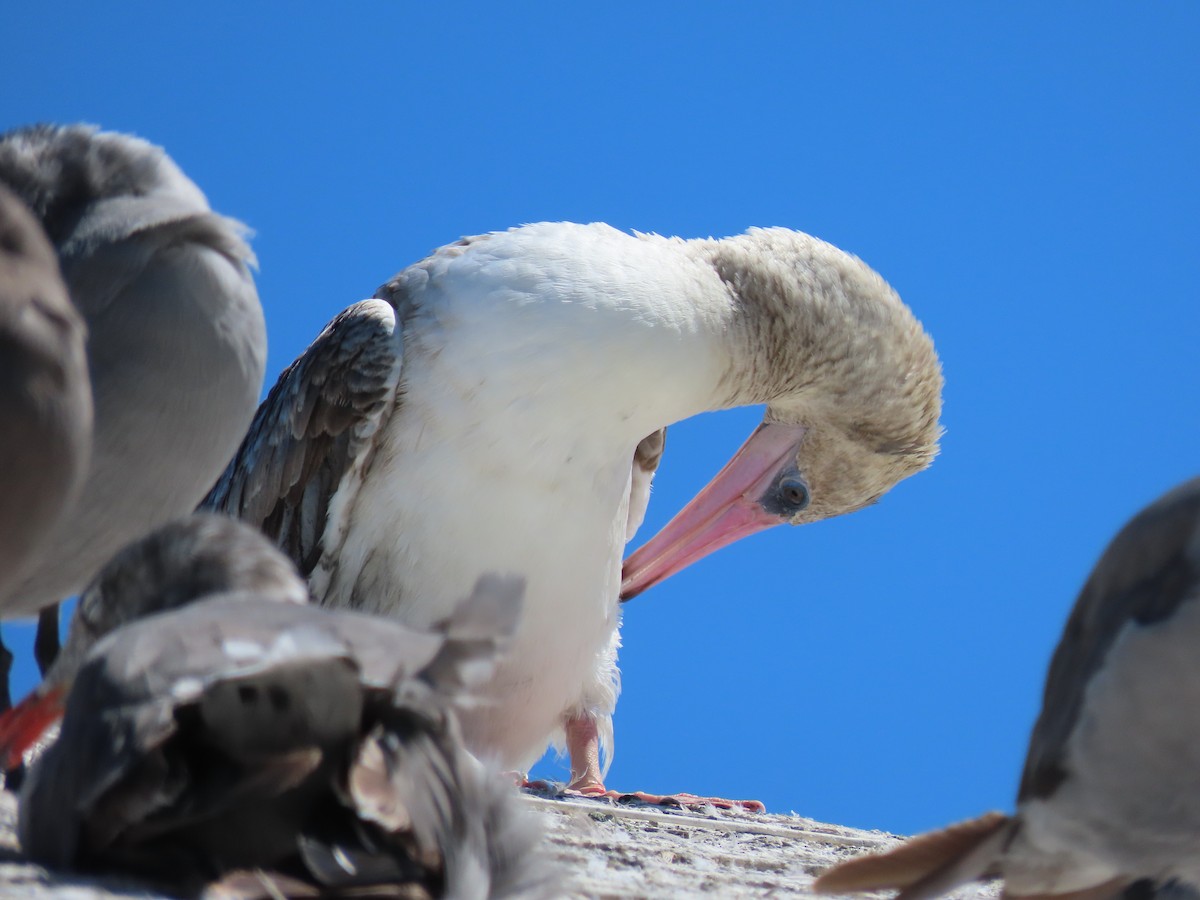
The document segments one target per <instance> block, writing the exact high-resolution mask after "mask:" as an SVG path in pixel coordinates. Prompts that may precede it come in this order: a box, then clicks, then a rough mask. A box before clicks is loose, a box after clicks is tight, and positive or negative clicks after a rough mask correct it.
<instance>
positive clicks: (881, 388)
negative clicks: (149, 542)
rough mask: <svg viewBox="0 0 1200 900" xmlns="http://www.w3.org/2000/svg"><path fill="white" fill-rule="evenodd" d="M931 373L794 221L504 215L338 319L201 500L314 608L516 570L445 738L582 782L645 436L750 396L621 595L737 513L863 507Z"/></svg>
mask: <svg viewBox="0 0 1200 900" xmlns="http://www.w3.org/2000/svg"><path fill="white" fill-rule="evenodd" d="M941 385H942V377H941V372H940V368H939V365H938V361H937V357H936V355H935V353H934V350H933V345H932V343H931V341H930V340H929V338H928V336H927V335H926V334H925V333H924V331H923V330H922V329H921V326H920V324H919V323H918V322H917V320H916V319H915V318H914V317H913V315H912V313H911V312H910V311H909V310H908V308H907V307H906V306H905V305H904V304H903V303H902V302H901V301H900V299H899V298H898V297H897V296H896V294H895V293H894V292H893V291H892V290H891V288H889V287H888V285H887V284H886V283H885V282H884V281H883V279H881V278H880V277H879V276H878V275H877V274H876V273H875V272H873V271H872V270H871V269H869V268H868V267H867V266H865V265H864V264H863V263H862V262H860V261H859V260H858V259H856V258H854V257H852V256H850V255H848V254H846V253H843V252H842V251H840V250H838V249H837V248H835V247H832V246H830V245H829V244H826V243H824V242H822V241H820V240H817V239H815V238H812V237H809V236H808V235H805V234H801V233H799V232H795V231H789V230H786V229H781V228H770V229H752V230H751V231H749V232H747V233H746V234H743V235H739V236H737V237H731V238H726V239H723V240H712V239H709V240H681V239H678V238H664V237H659V236H657V235H646V234H632V235H631V234H626V233H623V232H620V231H618V230H616V229H614V228H611V227H609V226H607V225H603V224H592V225H575V224H568V223H561V224H554V223H543V224H537V225H528V226H525V227H521V228H515V229H512V230H510V231H506V232H498V233H493V234H487V235H483V236H479V237H471V238H466V239H463V240H461V241H458V242H457V243H454V244H451V245H449V246H446V247H443V248H441V249H440V250H438V251H436V252H435V253H434V254H433V255H432V256H430V257H428V258H427V259H425V260H423V261H421V262H419V263H416V264H415V265H412V266H410V267H408V268H406V269H404V270H403V271H401V272H400V273H399V274H398V275H397V276H396V277H395V278H393V279H391V280H390V281H388V282H387V283H386V284H385V285H384V286H383V287H382V288H381V289H380V290H379V291H378V292H377V294H376V298H375V299H372V300H366V301H363V302H361V303H358V304H355V305H354V306H351V307H349V308H348V309H346V310H345V311H344V312H342V313H341V314H340V315H338V316H337V317H336V318H335V319H334V320H333V321H332V322H331V323H330V324H329V326H328V327H326V329H325V330H324V331H323V332H322V333H321V335H320V336H318V338H317V339H316V340H315V341H314V342H313V344H312V345H311V346H310V347H309V348H308V349H307V350H306V351H305V352H304V354H303V355H302V356H300V357H299V358H298V359H297V360H296V361H295V362H294V363H293V364H292V365H291V366H290V367H289V368H288V369H287V370H286V371H285V372H284V373H283V375H281V376H280V379H279V381H278V383H277V384H276V385H275V387H274V389H273V390H272V391H271V393H270V395H269V397H268V398H267V400H266V401H265V402H264V403H263V405H262V407H261V408H260V409H259V412H258V415H257V417H256V418H255V421H254V424H253V425H252V427H251V430H250V433H249V435H248V436H247V438H246V440H245V442H244V443H243V445H242V448H241V449H240V450H239V451H238V455H237V456H236V458H235V459H234V461H233V463H232V464H231V466H230V467H229V469H228V470H227V471H226V473H225V475H224V476H223V477H222V478H221V480H220V481H219V482H218V483H217V485H216V487H215V488H214V490H213V491H212V493H211V494H210V496H209V498H208V499H207V500H206V501H205V506H206V507H207V508H210V509H213V510H218V511H223V512H227V513H229V514H231V515H235V516H238V517H241V518H243V519H245V520H247V521H250V522H252V523H254V524H256V525H259V526H261V527H262V528H263V529H264V530H265V531H266V533H267V534H268V535H270V536H271V537H273V538H274V539H275V540H276V541H277V542H278V543H279V545H280V546H281V547H283V549H284V550H285V552H286V553H287V554H288V556H289V557H290V558H291V559H293V560H294V561H295V562H296V563H297V565H298V566H299V567H300V570H301V572H302V573H303V574H305V575H307V576H308V577H309V580H310V589H311V591H312V593H313V596H314V597H315V598H316V599H317V601H318V602H319V603H322V604H324V605H326V606H330V607H333V608H342V609H361V610H367V611H371V612H377V613H383V614H385V615H390V616H395V617H397V618H399V619H400V620H402V621H404V622H406V623H408V624H410V625H413V626H415V627H425V626H428V625H429V624H431V623H433V622H435V621H437V620H438V619H440V618H441V617H444V616H445V615H446V614H447V612H448V610H449V609H450V608H451V605H452V604H453V603H454V602H455V599H456V598H457V597H459V596H462V595H463V593H465V592H466V591H468V590H469V589H470V586H471V584H472V583H473V581H474V579H475V578H476V577H478V575H479V574H480V573H481V572H485V571H493V570H494V571H510V572H515V573H518V574H520V575H522V576H523V577H524V578H525V579H526V606H525V610H526V614H525V616H524V617H523V619H522V621H521V624H520V627H519V629H518V631H517V634H516V636H515V638H514V641H513V646H512V649H511V652H510V653H509V655H508V656H507V657H506V658H505V659H504V660H503V661H502V662H501V663H500V665H499V667H498V669H497V672H496V677H495V679H494V681H493V683H492V684H491V685H490V686H489V688H488V698H489V700H490V702H489V703H486V704H483V705H481V706H480V707H479V708H477V709H474V710H471V711H469V712H468V713H467V714H466V715H464V717H463V726H464V733H465V735H466V738H467V742H468V746H470V747H471V748H472V749H473V750H475V751H476V752H477V753H479V754H480V755H482V756H484V757H487V758H491V759H493V760H495V761H497V762H498V763H499V764H500V765H502V766H504V767H507V768H513V769H524V768H525V767H527V766H529V765H530V764H531V763H532V762H533V761H535V760H536V759H537V758H538V757H539V756H540V755H541V753H542V752H543V751H544V750H545V747H546V745H547V743H548V742H550V741H552V740H554V739H555V738H556V737H557V738H558V739H563V738H565V742H566V745H567V748H568V750H569V752H570V756H571V772H572V782H571V786H572V788H574V789H577V790H581V791H583V792H586V793H598V792H603V791H604V786H603V770H602V767H601V765H600V749H601V745H602V744H609V745H611V740H612V725H611V717H612V712H613V709H614V707H615V704H616V698H617V694H618V690H619V688H618V671H617V664H616V655H617V647H618V644H619V635H618V625H619V622H620V612H619V609H620V607H619V596H620V594H621V593H622V573H621V557H622V553H623V547H624V544H625V542H626V538H627V536H628V535H629V534H630V533H631V531H632V530H633V529H635V528H636V527H637V525H638V524H639V523H640V521H641V517H642V514H643V513H644V507H645V502H646V496H647V488H648V483H649V479H650V477H651V476H652V474H653V470H654V467H655V466H656V465H657V460H658V456H659V454H661V451H662V436H661V434H658V432H659V431H660V430H661V429H662V428H664V427H665V426H667V425H669V424H671V423H672V422H676V421H679V420H680V419H684V418H687V417H689V416H692V415H694V414H696V413H699V412H703V411H705V410H714V409H721V408H727V407H733V406H739V405H746V404H754V403H766V404H767V413H766V418H765V420H764V422H763V424H762V425H761V426H760V427H759V428H758V430H757V431H755V433H754V434H753V435H752V436H751V437H750V439H749V440H748V441H747V443H746V445H745V446H744V447H743V448H742V450H741V451H739V453H738V455H737V457H736V458H735V460H734V461H733V462H731V463H730V465H729V466H728V467H726V469H725V471H724V472H723V473H722V474H721V475H720V476H718V478H717V480H716V481H715V482H714V483H713V484H712V485H710V486H709V488H707V489H706V492H705V494H704V495H703V498H702V500H701V501H698V502H699V504H700V506H699V512H698V513H697V514H696V515H694V516H693V515H690V514H689V516H688V517H687V522H686V523H685V527H683V528H678V529H675V530H673V531H669V533H668V535H667V537H665V538H660V539H658V540H656V541H653V542H651V544H650V545H649V548H648V549H646V550H643V551H641V552H639V553H638V554H635V555H634V557H633V558H632V559H631V561H630V563H631V565H630V566H627V568H626V574H625V588H624V591H625V593H626V595H628V594H630V593H632V592H634V591H636V590H639V589H641V588H644V587H646V586H648V585H649V584H651V583H653V582H654V581H656V580H658V579H660V578H662V577H665V575H667V574H669V573H670V572H671V571H674V570H675V569H676V568H678V567H679V565H682V564H686V563H687V562H689V561H691V560H694V559H696V558H698V557H699V556H700V555H702V553H703V552H707V551H708V550H711V549H715V548H716V547H718V546H720V545H722V544H724V543H727V542H728V541H729V540H732V539H735V538H736V537H737V536H739V535H742V534H746V533H749V532H750V531H752V530H756V529H758V528H762V527H765V526H767V525H770V524H777V523H783V522H787V523H793V524H801V523H807V522H813V521H817V520H819V519H823V518H826V517H828V516H833V515H838V514H840V513H846V512H850V511H853V510H856V509H859V508H861V507H863V506H866V505H868V504H870V503H873V502H875V501H876V500H878V499H879V498H880V497H881V496H882V495H883V494H884V493H886V492H887V491H888V489H889V488H891V487H892V486H893V485H894V484H895V483H896V482H898V481H900V480H901V479H902V478H905V477H907V476H909V475H912V474H913V473H915V472H918V471H920V470H921V469H923V468H925V467H926V466H927V465H929V463H930V461H931V460H932V459H933V457H934V454H935V452H936V443H937V438H938V434H939V427H938V416H939V412H940V405H941V399H940V395H941ZM639 445H640V446H641V449H640V450H639ZM692 509H693V511H695V510H696V506H695V505H693V507H692ZM706 523H707V524H706ZM664 541H665V545H664ZM643 561H646V563H645V565H643ZM610 755H611V751H610Z"/></svg>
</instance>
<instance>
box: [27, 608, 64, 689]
mask: <svg viewBox="0 0 1200 900" xmlns="http://www.w3.org/2000/svg"><path fill="white" fill-rule="evenodd" d="M58 649H59V648H58V604H57V603H52V604H51V605H50V606H47V607H45V608H44V609H43V610H42V611H41V612H39V613H38V623H37V636H36V637H35V638H34V639H33V658H34V659H36V660H37V664H38V671H40V672H41V673H42V677H43V678H45V677H46V673H47V672H48V671H49V670H50V667H51V666H52V665H54V661H55V660H56V659H58Z"/></svg>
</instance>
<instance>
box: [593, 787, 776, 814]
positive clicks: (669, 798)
mask: <svg viewBox="0 0 1200 900" xmlns="http://www.w3.org/2000/svg"><path fill="white" fill-rule="evenodd" d="M605 796H608V797H611V798H612V799H614V800H616V801H617V802H618V803H630V802H634V801H636V802H639V803H650V804H653V805H654V806H678V807H680V808H681V809H693V810H696V809H703V808H704V807H706V806H714V807H716V808H717V809H740V810H744V811H745V812H755V813H760V812H766V811H767V808H766V807H765V806H764V805H763V804H762V803H761V802H760V801H758V800H730V799H727V798H725V797H701V796H699V795H697V794H688V793H678V794H648V793H646V792H645V791H633V792H631V793H624V794H623V793H620V792H618V791H606V792H605Z"/></svg>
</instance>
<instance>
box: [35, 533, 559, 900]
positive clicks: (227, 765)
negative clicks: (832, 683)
mask: <svg viewBox="0 0 1200 900" xmlns="http://www.w3.org/2000/svg"><path fill="white" fill-rule="evenodd" d="M521 590H522V588H521V583H520V580H519V579H515V578H501V577H497V576H485V577H484V578H481V579H480V581H479V583H478V584H477V585H476V586H475V589H474V590H473V591H472V593H471V596H470V597H469V598H468V599H467V600H465V601H461V602H460V603H458V604H456V605H455V607H454V609H453V610H452V611H451V614H450V616H448V617H447V619H446V620H445V621H444V622H442V623H440V624H439V625H438V626H437V627H436V628H434V629H432V630H429V631H416V630H413V629H410V628H407V627H405V626H403V625H401V624H400V623H398V622H395V621H391V620H381V619H379V618H377V617H374V616H369V615H364V614H361V613H354V612H334V611H330V610H323V609H320V608H317V607H313V606H309V605H307V603H306V602H305V599H306V596H307V591H306V588H305V585H304V583H303V582H302V581H301V580H300V578H299V577H298V576H297V574H296V572H295V570H294V569H293V568H292V566H291V565H290V563H289V562H288V561H287V560H286V559H285V558H284V557H283V556H282V554H280V552H279V551H278V550H277V549H275V548H274V547H273V546H272V545H271V544H270V543H268V542H267V541H266V540H265V539H264V538H263V537H262V536H261V535H260V534H258V533H257V532H255V531H254V530H253V529H251V528H249V527H248V526H246V525H243V524H240V523H237V522H234V521H232V520H230V519H228V518H225V517H217V516H195V517H192V518H191V519H187V520H183V521H181V522H178V523H172V524H171V525H168V526H166V527H165V528H163V529H161V530H159V531H157V532H155V533H154V534H152V535H151V536H150V537H148V538H146V539H145V540H143V541H141V542H139V543H138V544H135V545H133V546H131V547H130V548H128V549H126V550H125V551H124V552H123V553H122V554H120V555H119V556H118V557H117V558H116V559H114V560H113V561H112V562H111V563H110V564H109V565H108V566H106V567H105V569H104V570H103V572H102V573H101V575H100V576H99V578H98V580H97V582H96V583H95V584H94V585H93V587H92V588H90V589H89V592H88V594H87V595H86V596H85V598H84V600H83V601H82V602H83V603H84V604H86V605H85V606H83V607H82V608H81V617H82V620H83V621H82V622H81V621H80V620H77V621H76V625H77V626H78V625H80V624H86V625H87V626H88V627H87V628H86V629H84V630H83V631H81V632H73V634H72V637H73V638H76V639H77V641H76V643H75V644H70V643H69V644H68V647H66V648H64V653H63V654H62V656H61V657H60V660H59V663H60V664H62V665H63V666H68V667H69V668H70V669H72V670H73V672H72V673H71V674H72V675H73V676H74V677H73V678H70V679H66V680H71V681H73V687H72V688H71V693H70V695H69V697H68V700H67V705H66V714H65V716H64V717H63V724H62V731H61V733H60V735H59V737H58V740H57V741H55V742H54V743H53V744H52V745H51V747H50V748H49V749H48V750H47V751H46V753H45V754H44V755H43V756H42V757H41V758H40V759H39V760H38V761H37V762H35V763H34V765H33V767H32V770H31V772H30V775H29V778H28V780H27V782H26V784H25V786H24V788H23V790H22V793H21V801H20V808H19V819H18V831H19V835H20V839H21V845H22V848H23V849H24V851H25V852H26V853H27V854H28V855H29V856H30V857H31V858H32V859H33V860H35V861H37V862H41V863H43V864H45V865H47V866H50V867H52V868H56V869H72V870H77V871H87V872H121V873H132V874H136V875H140V876H142V877H146V878H149V879H152V880H153V881H156V882H158V883H159V884H161V885H162V886H164V887H167V888H169V889H170V890H171V891H172V892H176V891H182V892H184V893H187V894H189V895H190V894H192V893H193V892H197V891H199V890H200V889H201V888H205V887H206V888H207V892H206V893H205V896H221V897H227V898H244V900H246V898H258V897H262V898H275V897H280V896H297V897H315V896H321V897H325V896H329V897H335V896H336V897H344V896H351V895H352V896H363V897H369V896H387V897H396V896H406V897H408V896H411V897H418V896H421V897H432V896H447V897H479V898H484V897H508V896H521V897H539V896H546V897H549V896H554V895H555V894H554V876H553V874H552V873H551V872H550V870H549V869H548V868H547V867H546V866H545V865H544V864H543V863H542V862H540V861H539V857H538V855H537V854H536V853H535V852H534V851H535V846H536V843H537V840H538V834H537V830H536V828H535V827H534V826H533V825H532V823H531V822H530V821H528V820H527V819H526V818H525V816H524V815H523V813H522V811H521V810H519V809H518V808H517V806H516V803H517V798H516V795H515V793H514V791H513V790H512V788H511V787H510V786H506V785H505V784H504V783H503V782H502V780H501V779H499V778H498V777H496V776H495V775H488V774H487V773H486V772H485V770H483V769H482V767H480V766H479V764H478V763H477V762H476V760H474V759H473V758H472V757H471V756H470V754H468V753H467V752H466V751H465V750H464V749H463V747H462V741H461V739H460V737H459V734H458V726H457V722H456V718H455V716H456V712H455V710H456V707H458V706H460V705H464V704H468V703H470V702H471V699H470V698H471V692H472V690H473V688H474V686H475V685H476V684H477V683H478V682H479V681H480V680H486V679H487V678H488V677H489V676H490V674H491V671H492V667H493V666H494V665H495V661H496V657H497V654H498V653H499V651H500V650H501V648H502V647H503V645H504V643H505V642H506V640H507V637H508V635H509V634H511V632H512V630H513V628H514V626H515V623H516V620H517V617H518V614H519V608H520V598H521ZM156 610H166V611H163V612H155V611H156ZM109 629H113V630H111V631H109V633H107V634H104V632H106V631H108V630H109ZM87 644H91V645H92V646H90V648H87V649H86V652H85V655H84V656H83V657H82V658H80V657H72V656H71V654H70V652H69V651H70V650H71V649H73V648H75V649H80V650H84V648H85V645H87ZM57 667H58V665H57V664H56V668H57ZM64 678H66V673H65V672H64Z"/></svg>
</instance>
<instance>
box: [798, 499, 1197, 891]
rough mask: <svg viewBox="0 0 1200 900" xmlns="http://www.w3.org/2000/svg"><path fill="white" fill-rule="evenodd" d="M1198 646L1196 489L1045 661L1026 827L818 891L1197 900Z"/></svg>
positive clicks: (910, 852) (1170, 508) (1147, 535)
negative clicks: (966, 889) (999, 888)
mask: <svg viewBox="0 0 1200 900" xmlns="http://www.w3.org/2000/svg"><path fill="white" fill-rule="evenodd" d="M1198 646H1200V478H1197V479H1194V480H1192V481H1189V482H1187V483H1185V484H1183V485H1180V486H1179V487H1177V488H1175V489H1174V490H1172V491H1170V492H1168V493H1167V494H1166V495H1165V496H1163V497H1161V498H1159V500H1157V501H1156V502H1155V503H1153V504H1151V505H1150V506H1149V507H1147V508H1146V509H1145V510H1143V511H1142V512H1140V513H1139V514H1138V515H1137V516H1136V517H1134V519H1133V520H1132V521H1130V522H1129V523H1128V524H1127V525H1126V526H1125V527H1124V528H1123V529H1122V530H1121V532H1120V533H1119V534H1118V535H1117V536H1116V538H1114V539H1113V541H1112V543H1111V544H1109V546H1108V549H1106V550H1105V551H1104V554H1103V555H1102V556H1101V557H1100V561H1099V562H1098V563H1097V564H1096V567H1095V569H1093V570H1092V574H1091V576H1090V577H1089V578H1088V580H1087V583H1086V584H1085V585H1084V587H1083V591H1082V593H1080V595H1079V599H1078V600H1077V601H1076V602H1075V608H1074V610H1073V611H1072V612H1071V616H1070V618H1069V619H1068V620H1067V625H1066V629H1065V630H1064V632H1063V636H1062V640H1061V641H1060V642H1059V644H1058V648H1057V649H1056V650H1055V651H1054V657H1053V659H1052V660H1051V661H1050V671H1049V674H1048V675H1047V677H1046V688H1045V694H1044V697H1043V701H1042V711H1041V714H1040V715H1039V716H1038V720H1037V724H1036V725H1035V726H1034V729H1033V735H1032V737H1031V738H1030V740H1029V754H1028V756H1027V757H1026V760H1025V770H1024V772H1023V774H1022V775H1021V784H1020V788H1019V790H1018V793H1017V812H1016V813H1015V814H1014V815H1011V816H1006V815H1004V814H1002V813H999V812H990V813H987V814H985V815H983V816H980V817H979V818H977V819H972V820H970V821H967V822H960V823H958V824H957V825H951V826H949V827H948V828H945V829H942V830H941V831H934V832H930V833H928V834H924V835H920V836H918V837H915V838H913V839H912V840H910V841H908V842H907V843H905V844H902V845H901V846H899V847H897V848H896V849H895V850H893V851H891V852H889V853H885V854H880V855H873V856H864V857H859V858H857V859H852V860H849V861H848V862H845V863H842V864H841V865H838V866H836V867H834V868H833V869H830V870H829V871H827V872H825V873H824V874H823V875H822V876H821V877H820V878H819V879H817V882H816V884H815V886H814V887H815V889H816V890H817V891H818V892H820V893H830V894H847V893H852V892H857V891H875V890H882V889H886V888H893V889H899V891H900V893H899V898H900V900H923V898H931V897H937V896H940V895H942V894H945V893H948V892H949V891H951V890H953V889H954V888H955V887H958V886H959V885H962V884H965V883H967V882H970V881H973V880H976V879H983V878H997V877H999V878H1003V879H1004V896H1005V897H1038V898H1049V897H1063V898H1070V900H1107V898H1116V897H1119V896H1121V895H1122V893H1123V892H1124V891H1125V890H1126V889H1127V888H1129V887H1130V886H1131V885H1133V884H1135V883H1137V882H1145V881H1149V882H1152V883H1153V884H1154V885H1157V886H1159V887H1167V886H1168V885H1172V884H1175V885H1179V886H1182V887H1183V888H1185V890H1184V891H1183V893H1184V894H1187V893H1189V891H1188V890H1186V889H1190V892H1192V893H1194V892H1195V891H1197V890H1200V716H1198V715H1197V712H1196V711H1197V709H1200V654H1198V653H1197V647H1198ZM1142 896H1145V894H1143V895H1142Z"/></svg>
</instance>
